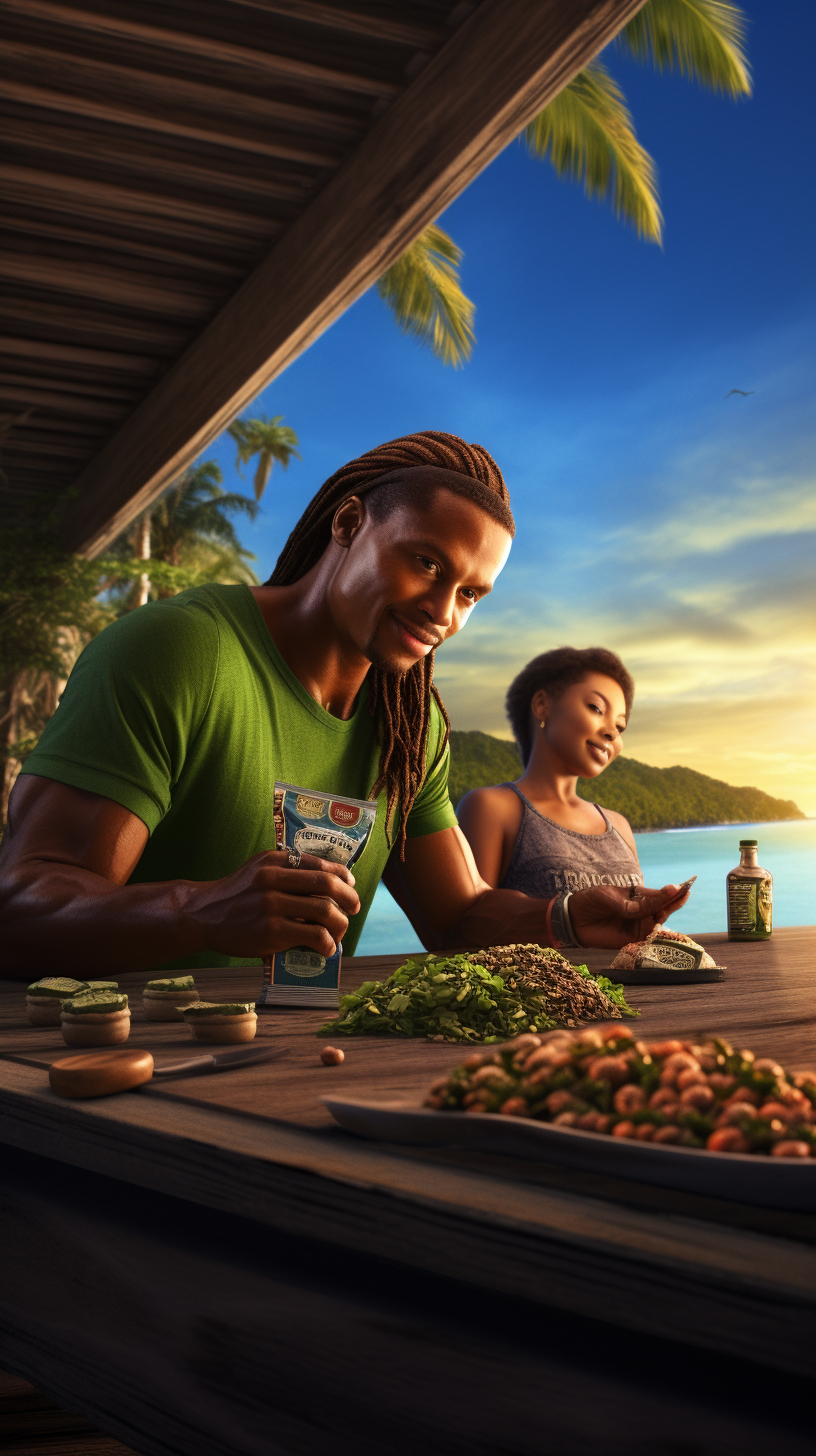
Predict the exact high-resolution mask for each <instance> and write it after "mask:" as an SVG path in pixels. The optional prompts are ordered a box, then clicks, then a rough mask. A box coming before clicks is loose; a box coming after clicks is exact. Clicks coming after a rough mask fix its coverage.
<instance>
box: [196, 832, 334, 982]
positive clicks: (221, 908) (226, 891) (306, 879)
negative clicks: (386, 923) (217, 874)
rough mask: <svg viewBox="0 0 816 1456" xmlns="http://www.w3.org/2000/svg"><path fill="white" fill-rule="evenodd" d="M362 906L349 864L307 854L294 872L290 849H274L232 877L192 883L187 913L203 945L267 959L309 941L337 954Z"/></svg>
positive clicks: (321, 950) (326, 953) (325, 952)
mask: <svg viewBox="0 0 816 1456" xmlns="http://www.w3.org/2000/svg"><path fill="white" fill-rule="evenodd" d="M359 909H360V901H359V899H358V898H357V891H356V890H355V889H354V876H353V875H352V874H351V872H350V871H349V870H347V869H346V867H345V865H340V864H332V863H330V862H329V860H325V859H318V858H317V857H316V856H315V855H312V854H304V855H303V858H302V860H301V863H300V867H299V868H298V869H291V868H290V867H289V863H288V858H287V851H286V850H271V851H269V852H268V853H265V854H256V855H254V856H253V858H252V859H251V860H248V861H247V863H246V864H245V865H242V866H241V868H240V869H239V870H235V872H234V873H233V874H231V875H227V877H226V879H223V880H212V881H210V882H208V883H206V884H192V885H190V893H189V895H188V896H187V899H186V904H185V906H184V913H185V915H186V916H189V918H190V924H191V925H192V926H194V927H195V933H196V936H197V937H198V938H199V939H200V948H201V949H202V950H217V951H221V952H222V953H223V954H224V955H234V956H256V955H262V956H265V955H272V954H274V952H275V951H277V950H289V948H290V946H293V945H307V946H309V947H310V948H311V949H312V950H316V951H318V952H319V954H320V955H324V956H330V955H334V952H335V950H336V949H337V944H338V942H339V941H341V940H342V939H343V936H344V935H345V933H346V930H347V929H348V923H349V916H350V915H356V914H357V911H358V910H359Z"/></svg>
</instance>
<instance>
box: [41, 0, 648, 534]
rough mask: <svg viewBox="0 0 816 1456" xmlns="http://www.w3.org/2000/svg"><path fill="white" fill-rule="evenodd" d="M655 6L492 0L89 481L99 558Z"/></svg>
mask: <svg viewBox="0 0 816 1456" xmlns="http://www.w3.org/2000/svg"><path fill="white" fill-rule="evenodd" d="M643 3H644V0H537V3H535V4H531V3H530V0H482V4H481V5H479V7H478V9H477V10H476V11H475V12H474V14H473V15H472V16H471V18H470V19H469V20H468V21H466V22H465V24H464V25H463V26H462V27H461V28H460V29H459V30H458V31H456V32H455V33H454V35H453V36H452V37H451V39H450V40H449V41H448V42H447V44H446V45H445V46H444V47H443V49H442V50H441V51H440V52H439V54H438V55H437V56H435V57H434V59H433V60H432V61H431V62H430V64H429V65H428V66H427V67H426V68H425V69H424V70H423V71H422V73H421V75H420V76H419V77H418V78H417V80H416V81H414V83H413V84H412V85H411V86H410V87H409V88H408V89H407V91H406V92H405V93H404V94H403V95H402V96H401V97H400V98H399V100H398V101H396V102H395V103H394V104H393V105H392V106H391V107H390V108H389V109H388V110H387V111H386V112H385V114H384V115H383V116H382V117H381V118H380V120H379V121H378V122H377V124H376V125H375V126H374V127H373V128H372V129H371V131H370V132H369V133H368V135H367V136H366V138H365V139H364V141H363V142H362V143H361V145H360V146H359V147H358V148H357V150H356V151H355V152H354V154H353V155H352V156H351V157H350V158H349V159H348V161H347V162H346V163H345V164H344V165H343V166H342V167H341V168H340V169H339V171H338V172H337V173H336V174H335V175H334V177H333V178H332V179H331V181H330V182H329V183H328V184H327V185H326V186H325V187H324V188H323V190H322V191H321V192H320V193H319V194H318V196H317V197H315V199H314V200H313V201H312V203H311V204H310V205H309V206H308V207H307V208H306V209H305V211H304V212H303V214H302V215H301V216H300V217H299V218H298V220H297V221H296V222H295V223H294V224H293V225H292V226H291V227H290V228H289V229H288V231H287V232H285V233H284V235H283V236H282V237H281V239H280V240H279V242H278V243H277V244H276V246H275V247H274V248H273V249H272V251H271V252H270V253H269V254H268V255H267V257H266V259H265V260H264V261H263V262H262V263H261V264H260V266H259V267H258V268H257V269H256V270H255V272H254V273H253V274H252V275H251V276H250V277H249V278H248V279H247V281H246V283H244V284H243V286H242V287H241V288H240V289H239V290H238V292H237V293H236V294H234V295H233V297H232V298H231V299H230V300H229V301H228V303H227V304H225V306H224V307H223V308H222V309H221V311H220V313H219V314H218V315H217V316H216V317H215V319H213V321H212V322H211V323H210V324H209V326H208V327H207V328H206V329H205V330H204V332H203V333H202V334H201V335H199V337H198V338H196V339H195V341H194V342H193V343H192V344H191V345H190V347H189V348H188V349H187V350H186V352H185V353H184V354H183V355H182V356H181V358H180V359H179V360H178V361H177V363H176V364H175V365H174V366H173V367H172V368H171V369H170V370H168V372H167V374H166V375H165V376H164V377H163V378H162V379H161V380H160V382H159V383H158V384H157V385H156V386H155V387H154V389H153V390H152V391H151V392H150V394H149V395H148V396H147V398H146V399H145V400H144V402H143V403H142V405H141V406H140V407H139V408H138V409H137V410H136V411H135V412H134V414H133V415H132V416H131V417H130V418H129V419H128V420H127V422H126V423H125V424H124V425H123V426H122V427H121V429H120V430H119V431H118V432H117V433H116V434H115V435H114V436H113V438H112V439H111V440H110V441H109V442H108V444H107V445H106V446H105V447H104V448H103V449H102V450H101V451H100V453H99V455H98V456H97V457H96V458H95V459H94V460H93V461H92V462H91V464H90V465H89V466H88V467H87V468H86V469H85V470H84V471H83V472H82V474H81V475H80V476H79V478H78V480H77V483H76V489H77V492H78V495H79V499H78V500H77V503H76V505H75V507H74V508H73V511H72V513H71V515H70V517H69V518H68V519H67V521H66V525H65V539H66V543H67V544H68V545H70V546H71V547H73V548H74V549H77V550H81V551H82V552H84V553H85V554H86V555H88V556H92V555H94V554H96V553H97V552H99V551H101V550H103V549H104V547H105V546H106V545H107V544H108V543H109V542H110V541H111V540H113V539H114V537H115V536H117V535H118V534H119V532H120V531H122V530H123V529H124V527H125V526H126V525H128V524H129V522H130V521H131V520H132V519H133V518H134V516H136V515H137V514H138V513H139V512H140V511H142V510H144V508H145V507H146V506H148V505H149V504H150V503H151V502H152V501H153V500H155V499H156V498H157V497H158V496H159V495H160V494H161V492H162V491H163V490H164V489H165V487H166V486H167V485H168V484H170V483H171V481H173V480H174V479H175V478H176V477H177V476H178V474H179V473H180V472H181V471H182V470H183V469H184V468H185V467H186V466H188V465H189V464H191V463H192V461H193V460H195V458H196V457H197V456H198V455H199V454H200V453H201V451H202V450H203V449H205V448H206V446H207V445H208V444H209V443H210V441H212V440H213V439H215V438H216V436H218V435H219V434H221V432H222V431H223V430H224V429H225V428H226V426H227V425H228V424H229V423H230V422H231V420H233V419H234V418H235V416H236V415H237V414H238V413H239V412H240V411H241V410H242V409H243V408H245V406H246V405H248V404H249V403H250V402H251V401H252V400H253V399H254V398H255V397H256V395H257V394H258V393H259V392H260V391H261V390H262V389H264V388H265V387H266V385H268V384H269V383H270V381H271V380H272V379H274V378H275V376H276V375H277V374H279V373H280V372H281V370H283V369H285V368H286V366H287V365H288V364H290V363H291V362H292V360H293V359H295V358H297V356H298V355H299V354H300V353H302V352H303V350H304V349H306V348H307V347H308V345H309V344H311V343H312V342H313V341H314V340H315V339H316V338H318V336H319V335H320V334H321V333H323V331H324V329H326V328H328V326H329V325H330V324H331V323H333V321H334V320H335V319H336V318H337V317H338V316H339V315H340V314H341V313H343V312H344V311H345V309H346V308H348V307H349V305H350V304H351V303H353V302H354V300H355V299H356V298H358V297H359V296H360V294H361V293H363V292H364V291H365V290H366V289H367V288H368V287H369V286H370V285H371V284H372V283H373V282H374V281H375V280H376V279H377V278H378V277H379V276H380V275H381V273H382V272H383V271H384V269H386V268H387V267H389V266H390V264H391V263H392V262H394V261H395V259H396V258H398V257H399V256H400V254H401V253H402V252H403V251H404V250H405V248H406V247H407V246H408V244H409V243H410V242H411V241H412V240H413V239H414V238H415V237H416V236H417V234H418V233H419V232H421V231H422V229H423V228H424V227H426V226H427V225H428V223H430V222H431V221H432V220H433V219H434V218H435V217H437V216H438V215H439V213H440V212H442V210H443V209H444V208H445V207H446V206H447V205H448V204H449V203H450V202H452V201H453V199H454V198H455V197H456V196H457V195H458V193H459V192H461V191H462V189H463V187H465V186H467V184H468V183H469V182H470V181H471V180H472V179H473V178H474V177H475V176H476V175H477V174H478V173H479V172H480V171H481V170H482V169H483V168H484V167H485V166H486V165H487V164H488V162H490V161H492V159H493V158H494V157H495V156H496V155H497V153H498V152H500V151H501V150H502V149H503V148H504V147H505V146H506V145H507V143H508V142H510V141H512V139H513V138H514V137H515V136H517V135H518V133H519V132H520V131H521V130H522V128H523V127H524V126H525V125H526V124H527V122H529V121H530V120H531V119H532V118H533V117H534V116H535V115H536V114H537V112H539V111H540V110H541V108H542V107H543V106H545V105H546V104H547V102H548V101H550V100H551V99H552V97H553V96H554V95H556V94H557V92H558V91H559V90H561V88H562V87H563V86H564V85H566V83H567V82H568V81H569V80H571V79H572V77H573V76H574V75H575V74H576V73H577V72H578V71H579V70H581V69H582V67H584V66H585V65H586V64H587V62H588V61H589V60H591V59H592V57H593V56H595V55H597V53H598V51H600V50H601V49H602V48H603V47H604V46H605V45H606V44H607V43H608V42H609V41H610V40H611V39H612V38H613V37H614V36H615V35H616V34H617V32H618V31H619V30H620V29H621V27H622V26H623V25H625V24H626V22H627V21H628V20H629V19H630V18H631V17H632V16H633V15H634V14H636V12H637V11H638V10H639V9H640V8H641V6H642V4H643Z"/></svg>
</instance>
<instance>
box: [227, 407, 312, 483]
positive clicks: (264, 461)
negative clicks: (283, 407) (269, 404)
mask: <svg viewBox="0 0 816 1456" xmlns="http://www.w3.org/2000/svg"><path fill="white" fill-rule="evenodd" d="M282 419H283V415H275V416H274V417H273V418H272V419H271V420H270V419H267V417H266V415H260V416H259V417H258V418H257V419H254V420H233V422H232V424H231V425H230V426H229V434H230V435H231V436H232V438H233V440H234V441H235V443H236V445H237V446H238V458H237V461H236V464H237V465H238V469H239V471H240V468H241V466H242V465H247V464H248V463H249V461H250V460H252V459H254V457H255V456H256V455H257V456H258V464H257V467H256V470H255V476H254V478H253V482H252V484H253V487H254V490H255V500H256V501H259V500H260V499H261V496H262V495H263V493H264V491H265V489H266V486H267V483H268V481H269V477H270V475H271V474H272V466H273V465H274V463H275V461H276V460H277V462H278V463H279V464H280V465H282V466H283V468H284V470H286V468H287V466H288V465H289V461H290V460H291V458H292V456H293V455H295V456H297V459H298V460H299V459H300V455H299V454H298V451H297V450H296V449H295V446H296V445H297V443H298V437H297V435H296V434H295V432H294V430H293V429H292V428H291V426H289V425H282V424H281V420H282Z"/></svg>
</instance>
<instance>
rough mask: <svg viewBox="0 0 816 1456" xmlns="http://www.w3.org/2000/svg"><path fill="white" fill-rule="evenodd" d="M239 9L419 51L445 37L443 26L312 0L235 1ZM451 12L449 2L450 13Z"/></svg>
mask: <svg viewBox="0 0 816 1456" xmlns="http://www.w3.org/2000/svg"><path fill="white" fill-rule="evenodd" d="M237 5H238V6H242V7H243V6H245V7H246V8H247V9H250V10H265V11H266V12H267V14H269V15H281V16H284V17H285V18H286V19H287V20H297V21H300V22H301V24H303V23H305V24H308V25H319V26H322V27H323V28H324V29H326V30H336V31H345V32H346V34H347V35H366V36H368V37H369V39H370V40H386V41H392V42H394V44H396V45H405V46H414V47H416V48H417V49H418V50H423V49H425V48H427V49H428V50H434V51H435V50H436V49H437V48H438V46H439V45H441V43H442V42H443V41H444V40H445V38H446V33H447V32H446V27H444V26H438V27H437V28H433V27H431V26H429V25H417V23H416V22H415V21H410V20H407V21H406V20H389V19H388V18H387V17H386V16H380V15H364V14H362V13H361V12H360V11H359V10H347V9H346V8H345V6H339V5H337V6H335V5H320V4H317V3H315V0H237ZM453 10H454V5H453V0H451V6H450V11H451V13H452V12H453Z"/></svg>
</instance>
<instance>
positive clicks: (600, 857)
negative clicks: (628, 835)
mask: <svg viewBox="0 0 816 1456" xmlns="http://www.w3.org/2000/svg"><path fill="white" fill-rule="evenodd" d="M501 787H502V788H505V789H512V790H513V793H514V794H518V797H519V798H520V799H521V808H522V813H521V824H520V825H519V832H518V834H517V835H516V842H515V844H514V846H513V857H512V859H511V860H510V864H509V866H508V870H507V874H506V875H505V877H504V879H503V880H502V882H501V885H500V886H499V889H501V890H523V892H524V894H525V895H541V896H544V897H546V898H549V897H550V896H552V895H559V894H560V893H561V891H562V890H573V891H574V890H588V889H589V887H590V886H591V885H620V886H621V887H626V886H628V885H642V884H643V876H642V874H641V873H640V869H639V867H638V862H637V859H636V858H635V856H634V854H633V853H632V851H631V849H630V848H629V845H628V844H627V843H626V840H625V839H623V838H622V837H621V835H620V834H619V833H618V831H617V829H615V828H614V827H613V826H612V824H610V822H609V820H608V819H607V817H606V815H605V814H604V811H603V809H602V808H601V806H600V804H596V805H595V808H596V809H597V810H598V813H599V814H600V815H601V818H602V819H603V821H604V823H605V825H606V831H605V833H604V834H579V833H578V832H577V830H575V829H563V828H562V827H561V825H560V824H556V822H555V820H554V819H547V818H546V816H545V815H544V814H540V813H539V811H538V809H536V808H535V806H534V805H533V804H531V803H530V800H529V799H528V798H527V797H526V795H525V794H523V793H522V792H521V789H519V788H517V786H516V785H515V784H502V786H501Z"/></svg>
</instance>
